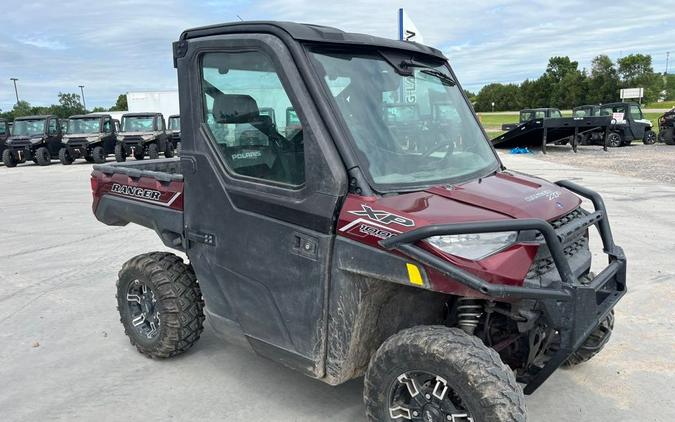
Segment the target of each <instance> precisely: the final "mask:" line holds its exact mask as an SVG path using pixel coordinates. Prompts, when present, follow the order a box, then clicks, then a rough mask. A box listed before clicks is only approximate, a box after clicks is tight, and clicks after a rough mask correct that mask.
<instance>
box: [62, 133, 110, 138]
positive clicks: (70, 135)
mask: <svg viewBox="0 0 675 422" xmlns="http://www.w3.org/2000/svg"><path fill="white" fill-rule="evenodd" d="M101 135H102V133H100V132H91V133H64V134H63V137H64V138H90V137H92V136H101Z"/></svg>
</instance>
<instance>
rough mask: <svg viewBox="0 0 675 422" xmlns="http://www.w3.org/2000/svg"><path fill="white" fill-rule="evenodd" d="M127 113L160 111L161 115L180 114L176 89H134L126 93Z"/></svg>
mask: <svg viewBox="0 0 675 422" xmlns="http://www.w3.org/2000/svg"><path fill="white" fill-rule="evenodd" d="M127 109H128V111H129V113H147V112H155V113H161V114H162V115H163V116H173V115H175V114H180V108H179V107H178V91H136V92H128V93H127Z"/></svg>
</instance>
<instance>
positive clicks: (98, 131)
mask: <svg viewBox="0 0 675 422" xmlns="http://www.w3.org/2000/svg"><path fill="white" fill-rule="evenodd" d="M116 141H117V137H116V133H115V124H114V122H113V119H112V117H110V115H106V114H95V115H90V114H85V115H78V116H71V117H70V118H69V119H68V123H67V126H66V130H65V134H64V135H63V146H62V147H61V150H60V151H59V160H60V161H61V164H64V165H68V164H72V163H73V161H74V160H76V159H78V158H84V159H85V160H87V161H88V162H90V163H91V162H94V163H104V162H105V160H106V157H107V156H108V155H109V154H114V153H115V143H116Z"/></svg>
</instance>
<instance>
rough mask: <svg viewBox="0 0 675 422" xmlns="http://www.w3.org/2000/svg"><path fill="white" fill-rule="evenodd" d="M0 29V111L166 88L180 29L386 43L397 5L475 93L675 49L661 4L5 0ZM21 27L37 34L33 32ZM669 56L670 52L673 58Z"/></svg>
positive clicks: (96, 101) (171, 81) (672, 15)
mask: <svg viewBox="0 0 675 422" xmlns="http://www.w3.org/2000/svg"><path fill="white" fill-rule="evenodd" d="M10 3H15V4H10V5H6V6H5V7H4V8H3V14H4V17H3V24H2V25H0V49H1V50H2V51H3V58H2V60H0V108H1V109H4V110H6V109H9V108H11V107H12V105H13V103H14V101H15V100H14V90H13V87H12V85H11V81H9V78H10V77H17V78H19V95H20V96H21V98H22V99H25V100H28V101H29V102H31V103H34V104H51V103H53V102H55V101H56V95H57V93H58V92H59V91H62V92H78V88H77V85H85V86H86V88H85V95H86V97H87V105H89V106H95V105H104V106H109V105H111V104H112V103H114V101H115V99H116V97H117V95H118V94H120V93H124V92H126V91H128V90H143V89H148V90H163V89H173V88H175V86H176V75H175V70H174V69H173V67H172V58H171V42H172V41H174V40H176V39H177V38H178V36H179V34H180V33H181V31H182V30H184V29H186V28H189V27H194V26H199V25H206V24H213V23H221V22H226V21H235V20H238V18H237V16H238V15H239V16H241V17H242V18H244V19H247V20H293V21H300V22H310V23H316V24H322V25H329V26H335V27H338V28H341V29H344V30H347V31H355V32H363V33H370V34H373V35H379V36H383V37H389V38H394V37H395V36H396V35H397V28H396V24H397V22H396V19H397V11H398V8H399V7H401V6H403V7H405V8H406V11H407V12H408V14H409V15H410V16H411V18H412V19H413V20H414V21H415V24H416V25H417V27H418V28H419V29H420V30H421V31H422V32H423V34H424V38H425V41H426V42H427V43H429V44H430V45H433V46H435V47H437V48H440V49H441V50H443V51H444V52H445V54H446V55H447V56H448V57H449V58H450V61H451V63H452V65H453V67H454V68H455V71H456V72H457V74H458V76H459V79H460V81H461V82H462V84H463V85H464V86H465V87H467V88H470V89H472V90H477V89H479V88H480V86H482V85H483V84H486V83H490V82H494V81H497V82H520V81H522V80H523V79H525V78H533V77H537V76H538V75H539V74H541V73H542V72H543V70H544V68H545V67H546V63H547V61H548V58H549V57H550V56H553V55H568V56H570V57H571V58H572V59H573V60H578V61H579V62H580V64H581V66H582V67H589V66H590V61H591V59H592V58H593V57H594V56H596V55H597V54H601V53H602V54H609V55H610V57H612V58H614V59H616V58H617V57H618V56H619V55H620V54H623V55H626V54H629V53H635V52H641V53H648V54H652V55H653V57H654V66H655V69H656V70H657V71H663V67H664V62H665V52H666V51H668V50H669V49H672V50H675V46H674V45H673V43H672V40H673V39H675V26H674V25H673V24H672V23H673V22H675V11H674V10H673V8H672V0H650V2H642V3H639V4H636V3H635V2H629V1H625V0H615V1H613V2H610V3H607V2H603V3H596V2H589V1H581V0H568V1H565V2H560V1H556V2H548V1H541V0H539V1H527V0H518V1H516V0H491V1H487V0H474V1H471V2H457V1H442V0H427V1H424V2H420V1H417V2H406V1H404V2H401V1H390V0H384V1H373V0H362V1H360V2H339V1H319V0H253V1H246V0H234V1H232V0H229V1H218V0H209V1H208V2H192V1H189V0H179V1H175V2H173V3H171V4H168V3H167V2H164V1H159V0H152V1H144V2H136V1H131V0H123V1H114V0H111V1H108V2H106V4H105V7H101V6H100V5H98V4H96V3H93V2H90V1H83V0H74V1H69V2H64V3H61V4H59V5H58V7H54V3H53V2H51V1H46V0H35V1H31V2H18V1H11V2H10ZM26 28H39V32H35V31H31V30H27V29H26ZM674 52H675V51H674Z"/></svg>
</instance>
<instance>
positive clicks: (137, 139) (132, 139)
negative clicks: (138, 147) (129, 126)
mask: <svg viewBox="0 0 675 422" xmlns="http://www.w3.org/2000/svg"><path fill="white" fill-rule="evenodd" d="M142 140H143V138H141V137H140V136H137V135H131V136H125V137H124V142H140V141H142Z"/></svg>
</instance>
